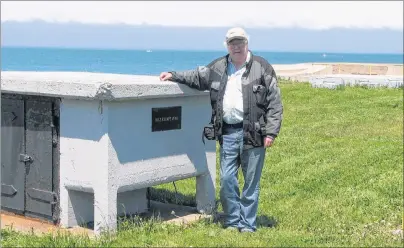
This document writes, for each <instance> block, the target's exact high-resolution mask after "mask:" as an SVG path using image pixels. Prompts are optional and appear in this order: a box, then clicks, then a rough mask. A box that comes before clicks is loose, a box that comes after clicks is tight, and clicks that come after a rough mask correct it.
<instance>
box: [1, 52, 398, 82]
mask: <svg viewBox="0 0 404 248" xmlns="http://www.w3.org/2000/svg"><path fill="white" fill-rule="evenodd" d="M225 52H226V51H224V50H223V51H163V50H162V51H160V50H153V51H145V50H142V51H139V50H90V49H62V48H14V47H13V48H12V47H2V48H1V70H2V71H11V70H12V71H17V70H18V71H85V72H102V73H118V74H141V75H159V74H160V72H162V71H169V70H175V71H180V70H189V69H194V68H196V67H197V66H201V65H207V64H208V63H210V62H211V61H212V60H214V59H215V58H217V57H220V56H223V55H224V54H225ZM252 52H253V53H254V54H257V55H260V56H262V57H264V58H265V59H267V60H268V61H269V62H270V63H271V64H296V63H306V62H308V63H312V62H315V63H324V62H326V63H329V62H342V63H348V62H352V63H393V64H403V54H349V53H345V54H343V53H325V54H323V53H298V52H260V51H252Z"/></svg>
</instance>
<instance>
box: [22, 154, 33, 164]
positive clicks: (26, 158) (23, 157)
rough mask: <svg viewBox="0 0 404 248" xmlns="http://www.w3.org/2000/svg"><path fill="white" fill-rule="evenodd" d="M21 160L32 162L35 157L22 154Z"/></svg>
mask: <svg viewBox="0 0 404 248" xmlns="http://www.w3.org/2000/svg"><path fill="white" fill-rule="evenodd" d="M20 161H21V162H29V163H32V162H33V161H34V159H33V158H32V157H31V156H28V155H27V154H20Z"/></svg>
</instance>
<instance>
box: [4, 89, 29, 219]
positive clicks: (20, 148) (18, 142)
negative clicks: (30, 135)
mask: <svg viewBox="0 0 404 248" xmlns="http://www.w3.org/2000/svg"><path fill="white" fill-rule="evenodd" d="M24 133H25V132H24V101H23V100H21V99H8V98H6V97H2V99H1V158H2V159H1V205H2V208H4V209H5V210H11V211H13V212H23V211H24V197H25V194H24V191H25V190H24V187H25V163H24V162H23V161H20V154H21V153H24V152H25V151H24V149H25V144H24V143H25V141H24Z"/></svg>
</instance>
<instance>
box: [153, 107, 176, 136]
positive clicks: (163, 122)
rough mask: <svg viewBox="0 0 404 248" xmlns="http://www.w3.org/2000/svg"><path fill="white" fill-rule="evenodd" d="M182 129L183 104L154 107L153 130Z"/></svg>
mask: <svg viewBox="0 0 404 248" xmlns="http://www.w3.org/2000/svg"><path fill="white" fill-rule="evenodd" d="M175 129H181V106H176V107H164V108H152V132H157V131H167V130H175Z"/></svg>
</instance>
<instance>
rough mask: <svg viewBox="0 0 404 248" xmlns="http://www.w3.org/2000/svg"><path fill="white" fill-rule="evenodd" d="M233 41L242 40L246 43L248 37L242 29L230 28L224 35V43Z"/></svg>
mask: <svg viewBox="0 0 404 248" xmlns="http://www.w3.org/2000/svg"><path fill="white" fill-rule="evenodd" d="M234 39H243V40H247V41H248V35H247V33H246V32H245V30H244V29H242V28H239V27H236V28H231V29H229V30H228V31H227V33H226V42H230V41H232V40H234Z"/></svg>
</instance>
